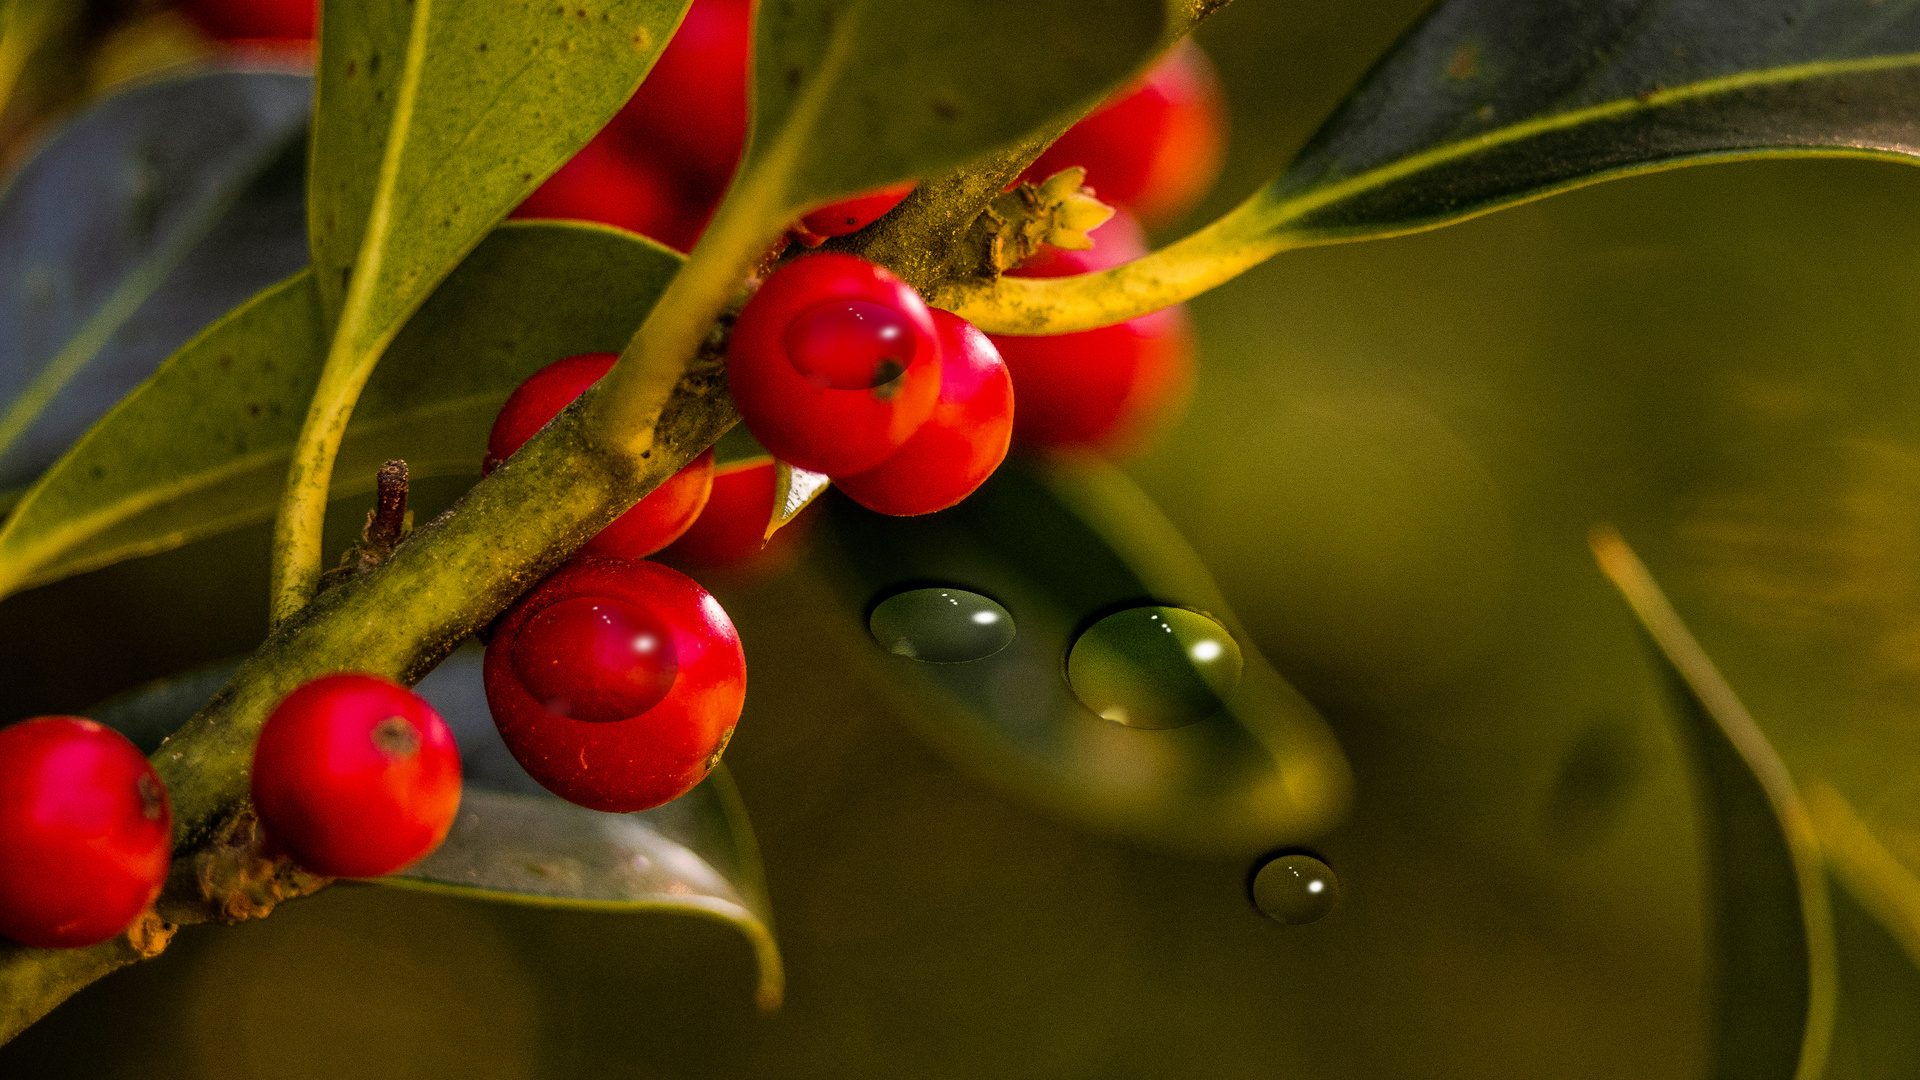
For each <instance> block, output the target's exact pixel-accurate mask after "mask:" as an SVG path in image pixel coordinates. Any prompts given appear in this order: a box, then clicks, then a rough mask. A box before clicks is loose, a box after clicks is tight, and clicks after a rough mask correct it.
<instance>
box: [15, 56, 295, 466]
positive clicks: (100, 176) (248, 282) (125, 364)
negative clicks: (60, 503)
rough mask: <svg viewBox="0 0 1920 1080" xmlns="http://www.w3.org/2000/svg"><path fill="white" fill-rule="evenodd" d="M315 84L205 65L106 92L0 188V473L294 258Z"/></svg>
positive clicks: (57, 448) (136, 378) (81, 421)
mask: <svg viewBox="0 0 1920 1080" xmlns="http://www.w3.org/2000/svg"><path fill="white" fill-rule="evenodd" d="M311 97H312V83H311V81H310V80H308V79H306V78H304V77H302V76H298V75H286V74H278V73H270V72H236V71H224V72H209V73H202V74H196V75H190V76H186V77H184V78H177V79H172V80H168V81H165V82H160V83H154V84H150V85H146V86H140V87H137V88H135V89H132V90H129V91H126V92H125V93H121V94H118V95H116V96H113V97H110V98H108V99H106V100H105V101H103V102H101V103H100V104H98V105H96V106H94V107H93V108H91V109H89V110H88V111H86V112H85V113H82V114H81V115H80V116H79V117H78V118H76V119H75V120H74V121H72V122H71V123H69V124H68V125H66V126H65V127H64V128H62V129H61V130H60V131H59V133H58V134H57V135H55V136H54V137H53V139H52V140H51V141H49V142H48V143H47V145H46V146H45V147H43V148H42V149H41V150H40V152H39V153H38V154H36V155H35V156H34V157H33V159H32V160H31V161H29V162H28V163H27V164H26V165H25V166H24V167H23V168H22V169H21V170H20V172H19V174H18V175H17V176H15V177H14V179H13V181H12V182H11V183H10V184H9V185H8V186H7V188H6V191H5V194H4V195H0V281H5V282H7V287H6V289H5V290H4V292H0V356H4V357H5V358H6V363H5V365H4V366H3V367H0V402H4V405H0V488H9V487H15V486H17V485H22V484H26V483H28V482H30V481H32V480H33V479H34V478H35V477H36V476H38V475H39V474H40V472H41V471H42V470H44V469H45V468H46V467H47V466H48V465H51V464H52V463H53V462H54V461H55V460H56V459H58V458H59V456H60V455H61V454H62V453H63V452H65V451H66V449H67V447H68V446H70V445H72V443H73V441H74V440H75V439H76V438H78V437H79V435H80V433H81V432H83V431H85V430H86V429H87V427H89V426H90V425H91V424H92V423H93V422H94V421H95V420H97V419H99V418H100V416H101V415H102V414H104V413H105V412H106V411H107V410H108V409H109V408H111V407H112V406H113V404H114V403H115V402H117V401H119V400H120V398H121V397H123V396H125V395H126V393H127V392H128V391H130V390H132V389H133V388H134V387H135V386H137V385H139V383H140V381H141V380H143V379H145V378H146V377H147V376H148V375H151V374H152V373H153V371H154V369H155V368H157V367H158V366H159V365H160V362H161V361H162V360H164V359H166V357H167V356H168V354H170V353H172V352H173V351H174V350H175V349H177V348H179V347H180V346H181V345H182V344H184V343H185V342H186V341H187V339H188V338H190V337H192V336H193V335H194V334H195V333H197V332H198V331H199V330H200V329H202V328H203V327H205V326H206V325H207V324H208V323H210V322H212V321H213V320H215V319H217V318H219V317H220V316H221V315H223V314H225V313H226V312H227V311H229V310H231V309H232V308H233V307H234V306H236V305H238V304H240V303H241V302H243V301H245V300H246V299H247V298H249V297H251V296H253V295H254V294H255V293H257V292H259V291H260V290H261V289H263V288H265V287H267V286H268V285H271V284H272V283H274V282H276V281H279V280H280V279H282V278H284V277H286V276H287V275H288V274H291V273H293V272H294V271H296V270H298V269H300V267H302V266H304V265H305V264H306V261H307V257H306V240H305V235H304V232H303V227H304V226H303V220H302V210H301V186H300V179H299V177H300V172H299V170H300V168H301V162H302V160H303V158H302V152H303V150H304V144H305V138H304V136H305V128H306V117H307V109H308V103H309V101H310V100H311Z"/></svg>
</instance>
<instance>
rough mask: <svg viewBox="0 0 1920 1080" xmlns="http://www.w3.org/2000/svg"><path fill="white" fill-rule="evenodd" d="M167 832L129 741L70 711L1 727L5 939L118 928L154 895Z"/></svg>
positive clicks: (85, 934) (60, 944) (83, 941)
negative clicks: (71, 713) (72, 714)
mask: <svg viewBox="0 0 1920 1080" xmlns="http://www.w3.org/2000/svg"><path fill="white" fill-rule="evenodd" d="M172 830H173V812H172V808H171V807H170V806H169V805H168V803H167V791H166V788H165V787H164V786H163V785H162V784H161V783H160V777H159V776H157V775H155V774H154V771H153V766H152V765H151V764H149V763H148V761H147V758H146V755H144V754H142V753H141V752H140V751H139V749H138V748H136V747H135V746H134V745H133V743H131V742H129V741H128V740H127V737H126V736H124V735H122V734H120V733H119V732H117V731H114V730H113V729H111V728H108V727H104V726H102V725H100V724H96V723H94V722H93V721H91V720H83V719H81V718H79V717H77V716H42V717H39V718H37V719H34V720H27V721H25V722H23V723H18V724H15V725H13V726H12V727H9V728H6V729H4V730H0V934H5V935H6V936H7V937H10V938H12V939H13V940H15V941H18V942H20V943H21V944H23V945H32V946H36V947H38V948H42V949H72V948H78V947H80V946H82V945H92V944H95V943H97V942H101V941H105V940H107V939H108V938H110V937H112V936H114V935H115V934H118V933H119V932H120V931H122V930H125V929H126V928H127V924H128V923H130V922H132V921H133V920H134V917H135V916H137V915H139V914H140V912H141V911H142V910H144V909H145V908H146V906H147V905H148V904H151V903H153V898H154V897H156V896H158V895H160V886H161V885H162V884H163V883H164V882H165V881H166V879H167V863H168V860H169V858H170V857H171V855H172V852H173V839H172V837H173V833H172Z"/></svg>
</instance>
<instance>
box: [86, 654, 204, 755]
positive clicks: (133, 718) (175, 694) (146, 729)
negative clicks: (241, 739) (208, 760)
mask: <svg viewBox="0 0 1920 1080" xmlns="http://www.w3.org/2000/svg"><path fill="white" fill-rule="evenodd" d="M239 669H240V661H238V660H216V661H214V662H213V663H211V664H206V665H203V666H201V667H197V668H194V669H192V670H190V671H183V672H181V673H179V674H178V675H170V676H168V677H166V678H164V679H155V680H153V681H151V682H147V683H142V684H141V685H139V686H136V687H134V688H133V689H131V690H127V691H125V692H123V693H119V694H115V695H114V696H112V697H110V698H108V699H107V700H105V701H103V702H101V703H100V704H98V705H95V706H94V707H93V708H91V709H88V710H87V711H86V712H85V713H83V714H81V715H83V716H86V717H87V718H88V719H90V720H98V721H99V722H100V723H102V724H105V725H107V726H108V727H110V728H112V729H113V730H115V731H118V732H119V733H120V734H122V735H125V736H126V737H127V738H129V739H131V740H133V745H135V746H137V747H139V748H140V750H141V752H143V753H147V754H151V753H153V752H154V751H155V750H157V749H159V748H160V744H161V743H162V742H163V741H165V740H166V737H167V736H169V735H171V734H173V733H174V732H176V731H178V730H180V725H181V724H184V723H186V722H187V721H188V720H191V719H193V714H194V713H197V712H199V711H200V707H201V706H202V705H205V704H206V703H207V702H208V701H211V700H212V699H213V695H215V694H217V693H219V692H220V688H221V687H223V686H225V685H227V680H228V679H230V678H232V677H233V673H234V672H235V671H238V670H239Z"/></svg>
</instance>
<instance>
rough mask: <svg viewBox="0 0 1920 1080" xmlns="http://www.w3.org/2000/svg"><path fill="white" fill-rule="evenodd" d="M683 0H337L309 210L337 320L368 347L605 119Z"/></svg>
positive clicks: (332, 7) (325, 39)
mask: <svg viewBox="0 0 1920 1080" xmlns="http://www.w3.org/2000/svg"><path fill="white" fill-rule="evenodd" d="M685 10H686V0H596V2H595V3H593V4H590V5H588V4H533V3H514V4H429V3H412V4H394V3H390V2H386V0H329V3H328V5H327V9H326V18H325V19H324V20H323V25H322V27H321V49H320V62H319V67H318V74H317V78H318V98H317V105H316V108H315V114H314V115H315V120H314V123H315V132H314V140H313V155H314V156H313V162H312V171H311V174H310V187H309V190H308V193H307V198H308V221H309V225H310V232H311V239H312V244H313V265H314V267H315V268H316V273H317V274H318V276H319V286H320V288H319V294H320V298H321V303H322V308H323V310H324V311H325V312H326V313H327V319H326V321H327V323H328V325H329V326H332V325H333V324H334V323H335V321H336V320H337V319H339V318H340V317H341V314H342V311H343V309H350V310H348V311H347V313H346V322H345V323H344V324H343V325H344V328H345V329H346V331H347V332H348V333H349V335H350V336H351V340H350V341H349V343H348V347H349V348H350V350H351V352H352V353H353V354H354V355H355V356H359V355H362V354H364V353H367V352H369V351H372V352H376V353H377V352H378V351H379V350H378V347H377V346H378V344H379V343H380V342H383V341H385V340H386V336H387V335H389V334H391V333H392V332H393V330H394V329H395V328H397V327H398V325H399V323H400V322H401V321H402V320H403V319H405V318H406V316H407V315H408V314H409V313H411V312H412V310H413V309H414V307H415V306H416V305H418V304H419V303H420V301H421V300H422V299H423V298H424V297H425V296H426V295H427V293H428V292H430V291H431V290H432V289H433V287H434V286H435V285H436V284H438V283H439V282H440V280H441V279H442V278H443V277H445V276H446V274H447V272H448V271H450V270H452V269H453V267H454V264H455V263H457V262H459V261H460V258H461V256H463V255H465V254H466V253H467V252H468V251H470V250H471V249H472V248H473V246H474V245H475V244H477V243H479V241H480V238H481V237H482V236H484V235H486V233H487V230H489V229H491V228H492V227H493V226H494V225H495V224H496V223H497V222H499V221H500V219H501V218H503V217H505V216H506V214H507V211H509V210H511V209H512V208H513V207H514V206H515V205H516V204H518V203H519V202H520V200H522V199H524V198H525V197H526V196H527V194H528V193H529V192H531V191H532V190H533V189H534V187H536V186H537V185H538V184H539V183H540V181H541V180H543V179H545V178H546V176H547V175H548V174H550V173H552V172H553V171H554V170H555V169H557V168H559V167H560V165H561V163H562V162H564V161H565V160H566V159H567V158H568V156H570V155H571V154H572V153H573V152H574V151H575V150H577V149H578V148H579V147H580V146H582V145H583V144H585V143H586V141H587V140H588V138H589V137H591V136H592V134H593V133H594V132H595V131H596V130H598V129H599V128H600V127H601V126H602V125H603V124H605V123H606V121H607V119H608V118H609V117H611V116H612V115H613V114H614V112H615V111H616V110H618V109H619V107H620V105H621V103H622V102H624V101H626V99H627V98H628V97H629V96H630V95H631V94H632V93H633V89H634V87H635V86H637V85H639V83H640V79H641V77H642V76H643V75H645V74H646V71H647V69H648V68H649V67H651V66H652V64H653V61H654V59H655V58H656V57H658V56H659V54H660V50H661V49H662V48H664V47H665V46H666V42H667V38H668V36H669V34H670V33H671V31H672V29H673V27H674V26H675V24H676V23H678V21H679V19H680V16H681V14H682V13H683V12H684V11H685ZM354 277H358V278H360V279H362V280H361V281H360V282H359V285H360V288H359V289H358V290H356V292H355V293H354V295H355V296H357V297H358V299H357V300H353V299H351V298H350V297H349V294H348V282H349V280H350V279H351V278H354ZM629 317H630V318H631V319H632V320H634V321H636V322H637V320H638V318H639V313H632V314H631V315H630V316H629Z"/></svg>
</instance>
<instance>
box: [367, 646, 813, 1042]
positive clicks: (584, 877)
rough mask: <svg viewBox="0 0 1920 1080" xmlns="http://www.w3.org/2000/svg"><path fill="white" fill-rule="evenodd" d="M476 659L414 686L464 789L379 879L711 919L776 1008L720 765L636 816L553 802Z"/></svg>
mask: <svg viewBox="0 0 1920 1080" xmlns="http://www.w3.org/2000/svg"><path fill="white" fill-rule="evenodd" d="M481 665H482V651H481V650H480V649H479V648H477V647H472V646H469V647H468V648H465V649H462V650H460V651H459V652H456V653H455V654H454V655H453V656H451V657H449V658H448V659H447V661H446V662H445V663H443V664H441V665H440V666H439V667H438V668H436V669H435V670H434V671H433V672H432V673H431V674H429V675H428V676H427V677H426V678H424V679H422V680H421V681H420V685H419V686H418V687H417V688H416V689H417V690H418V691H419V693H420V694H421V695H422V696H423V697H425V698H426V699H427V700H428V701H430V702H432V703H433V706H434V708H435V709H436V710H438V711H439V713H440V715H441V716H442V717H443V718H445V719H446V721H447V723H448V725H449V726H450V727H452V729H453V731H454V735H455V737H456V738H457V739H458V740H459V743H460V757H461V765H462V771H463V773H464V774H465V778H466V786H465V789H464V790H463V792H462V793H461V798H460V814H459V817H457V818H456V819H455V820H454V823H453V830H452V831H451V832H449V833H448V834H447V838H446V840H445V841H444V842H443V843H441V845H440V846H439V847H438V848H436V849H434V851H433V852H432V853H431V854H429V855H428V856H427V857H426V858H424V859H422V860H420V861H419V862H417V863H414V864H413V865H411V866H409V867H407V868H406V869H404V870H402V871H400V872H399V873H398V874H394V875H392V876H390V877H387V878H383V879H381V880H382V882H383V883H385V884H388V885H395V886H400V887H404V888H417V889H427V890H431V891H435V892H443V893H452V894H455V895H462V896H471V897H475V898H479V899H486V900H498V901H504V902H507V903H517V904H529V905H534V906H544V907H567V908H575V909H587V910H596V911H616V912H634V913H640V912H649V911H677V912H683V913H686V914H691V915H697V916H702V917H705V918H712V919H717V920H719V921H721V922H724V923H727V924H728V925H730V926H733V927H735V928H736V929H738V930H739V931H740V932H741V933H742V934H744V935H746V937H747V940H748V941H749V942H750V943H751V944H752V945H753V949H754V954H755V957H756V958H757V960H758V962H759V966H760V986H759V990H758V993H757V995H756V997H757V999H758V1000H759V1002H760V1005H761V1007H762V1008H768V1009H771V1008H776V1007H778V1005H779V1004H780V998H781V995H782V992H783V986H784V978H785V977H784V975H783V973H782V967H781V961H780V952H779V948H778V946H777V945H776V944H775V942H774V938H773V918H772V912H771V908H770V907H769V905H768V903H767V896H766V886H765V882H764V877H763V874H762V872H761V868H760V852H759V847H758V846H757V844H756V843H755V841H754V838H753V829H752V826H751V825H750V824H749V823H748V821H747V816H746V810H745V807H744V806H743V805H742V803H741V801H740V794H739V791H738V790H737V789H736V788H735V787H734V784H733V779H732V777H731V776H730V775H729V774H728V773H727V771H726V769H725V767H724V766H721V767H716V768H715V769H714V771H713V772H712V773H711V774H709V775H708V777H707V779H706V780H704V781H702V782H701V783H700V785H699V786H698V787H695V788H694V789H693V790H692V791H690V792H688V793H687V794H685V795H683V796H681V797H680V798H678V799H675V800H674V801H672V802H670V803H668V804H666V805H665V806H661V807H657V808H655V809H653V810H647V811H643V812H641V813H637V814H604V813H601V812H599V811H597V810H588V809H586V808H584V807H579V806H575V805H573V804H572V803H569V802H565V801H563V800H561V799H557V798H555V797H554V796H552V795H550V794H548V793H547V792H546V791H545V790H543V789H542V788H541V787H540V786H539V784H537V783H536V782H535V781H534V780H533V778H532V777H530V776H528V775H527V774H526V771H525V770H524V769H521V768H520V766H519V764H518V763H517V762H515V761H514V760H513V756H512V755H511V754H510V753H509V752H508V751H507V748H506V744H505V743H503V742H501V740H500V735H499V732H498V731H497V730H496V729H495V728H494V725H493V717H492V715H491V714H490V713H489V711H488V709H487V702H486V691H485V688H484V686H483V684H482V679H481Z"/></svg>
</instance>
